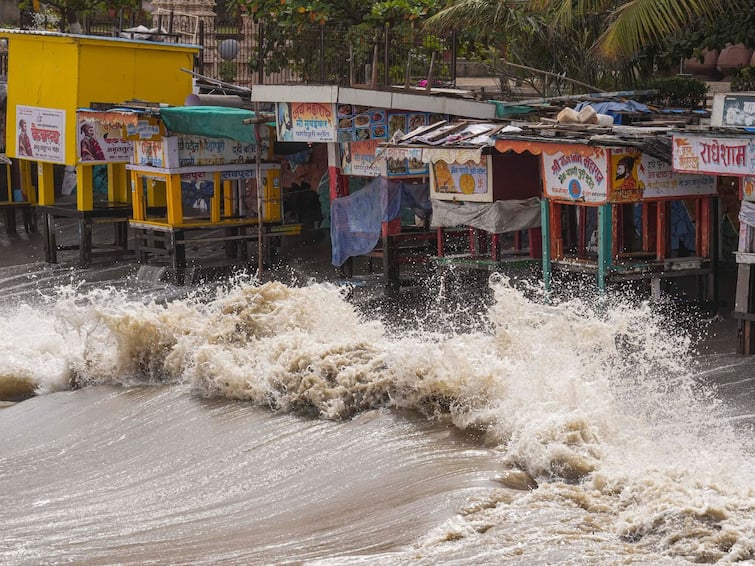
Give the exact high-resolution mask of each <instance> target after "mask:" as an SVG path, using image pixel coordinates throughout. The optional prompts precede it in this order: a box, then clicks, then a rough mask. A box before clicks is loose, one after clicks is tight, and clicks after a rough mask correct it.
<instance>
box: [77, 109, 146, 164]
mask: <svg viewBox="0 0 755 566" xmlns="http://www.w3.org/2000/svg"><path fill="white" fill-rule="evenodd" d="M124 133H125V124H124V123H123V122H121V121H118V120H115V119H113V117H112V115H111V116H108V115H107V114H106V113H98V112H79V113H77V115H76V135H77V138H78V139H77V150H78V151H77V157H78V160H79V161H81V162H94V163H129V162H130V161H131V158H132V157H133V155H134V145H133V143H132V142H131V141H129V140H126V139H123V136H124Z"/></svg>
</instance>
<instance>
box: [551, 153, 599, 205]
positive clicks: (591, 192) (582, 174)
mask: <svg viewBox="0 0 755 566" xmlns="http://www.w3.org/2000/svg"><path fill="white" fill-rule="evenodd" d="M607 175H608V155H607V151H606V150H605V149H604V148H602V147H587V146H577V145H574V146H571V145H568V146H566V145H564V146H559V149H555V148H554V151H553V153H549V152H548V151H543V177H544V179H545V194H546V195H547V196H548V197H550V198H554V199H559V200H562V201H577V202H589V203H594V204H603V203H605V202H606V200H607V199H608V179H607Z"/></svg>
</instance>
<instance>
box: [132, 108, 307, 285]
mask: <svg viewBox="0 0 755 566" xmlns="http://www.w3.org/2000/svg"><path fill="white" fill-rule="evenodd" d="M159 125H160V127H159V129H158V131H159V133H160V134H159V135H156V136H155V137H153V138H146V137H145V138H143V139H138V140H135V141H134V142H133V143H134V152H133V159H132V163H131V164H129V165H127V166H126V169H127V170H128V172H129V175H130V177H131V186H132V191H133V192H132V194H133V199H132V207H133V218H132V219H131V220H130V222H129V226H130V227H131V229H132V233H133V234H134V237H135V241H136V244H135V245H136V253H137V258H138V259H139V261H140V262H142V263H150V262H151V261H152V260H154V259H158V260H160V258H163V259H164V258H165V257H167V258H168V259H169V261H170V264H171V266H172V267H173V268H174V269H176V270H182V269H184V268H185V267H186V265H187V257H186V250H187V246H191V247H192V248H195V247H200V246H202V245H207V244H212V243H215V244H220V245H222V246H223V247H224V251H225V255H226V256H227V257H228V258H231V259H245V258H246V257H247V256H248V251H249V250H248V249H247V245H246V244H247V243H248V242H251V241H257V242H258V243H260V242H264V240H266V239H267V240H268V242H267V243H268V246H267V247H265V250H267V251H270V250H269V244H270V239H271V238H273V237H274V236H279V235H283V234H285V233H288V232H287V230H288V231H291V230H293V229H294V228H298V226H289V227H283V226H282V225H281V223H282V208H281V186H280V165H279V164H278V163H276V162H273V161H272V140H273V130H272V125H271V124H269V123H268V122H266V120H265V119H264V118H263V119H260V120H258V119H257V115H256V114H255V113H254V112H252V111H251V110H245V109H241V108H225V107H217V106H184V107H170V108H161V109H160V110H159ZM258 179H261V183H259V185H261V192H258V186H259V185H258V183H257V180H258ZM162 204H164V206H161V205H162ZM251 227H257V229H256V230H250V228H251ZM261 232H262V234H261ZM260 238H261V240H260ZM260 247H261V248H262V246H260ZM268 259H269V258H268Z"/></svg>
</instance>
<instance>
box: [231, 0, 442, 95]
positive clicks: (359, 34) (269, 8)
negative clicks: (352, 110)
mask: <svg viewBox="0 0 755 566" xmlns="http://www.w3.org/2000/svg"><path fill="white" fill-rule="evenodd" d="M436 3H437V0H382V1H378V2H374V3H370V2H364V1H363V0H285V1H281V0H232V1H231V2H229V3H228V4H227V6H228V8H229V9H230V10H231V11H232V13H243V14H248V15H251V16H252V17H253V18H254V20H255V21H256V22H258V23H260V24H261V32H260V39H261V40H260V42H259V44H258V51H257V52H256V53H255V54H254V55H253V56H252V58H251V61H250V65H251V66H252V68H253V69H254V70H258V69H257V66H258V64H259V62H260V61H264V68H265V71H266V72H268V73H274V72H278V71H281V70H283V69H289V70H292V71H293V72H295V73H298V74H299V75H301V76H302V77H303V78H304V79H305V80H307V79H312V80H315V79H317V78H318V74H319V70H320V69H319V64H320V63H319V62H320V61H321V60H323V59H324V60H325V62H326V66H327V67H328V69H335V68H339V67H340V68H341V69H342V68H345V67H346V66H347V61H348V60H349V58H350V56H354V55H355V56H361V57H368V52H369V53H371V46H373V45H374V44H375V41H376V40H377V38H378V37H379V36H381V35H382V34H383V33H384V32H385V30H386V29H390V30H391V34H392V35H394V36H402V37H411V35H412V33H413V30H414V28H415V24H416V22H417V21H420V20H421V19H422V18H424V17H425V16H426V14H428V13H431V12H432V10H433V9H434V8H435V5H436ZM326 31H327V33H328V34H329V35H328V41H327V42H321V41H320V38H321V34H325V33H326ZM323 43H324V44H325V52H324V53H320V51H321V49H323ZM354 49H356V50H357V53H356V54H354V53H353V50H354ZM350 50H351V52H350ZM337 72H338V71H333V73H337ZM328 78H329V79H330V80H340V79H341V78H343V77H334V76H332V73H329V77H328Z"/></svg>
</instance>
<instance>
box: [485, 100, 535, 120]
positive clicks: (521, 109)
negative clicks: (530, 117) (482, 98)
mask: <svg viewBox="0 0 755 566" xmlns="http://www.w3.org/2000/svg"><path fill="white" fill-rule="evenodd" d="M486 102H489V103H491V104H495V117H496V118H508V117H509V116H516V115H519V114H529V113H530V112H533V111H534V110H535V108H534V107H532V106H528V105H521V104H511V103H510V102H501V101H499V100H488V101H486Z"/></svg>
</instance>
